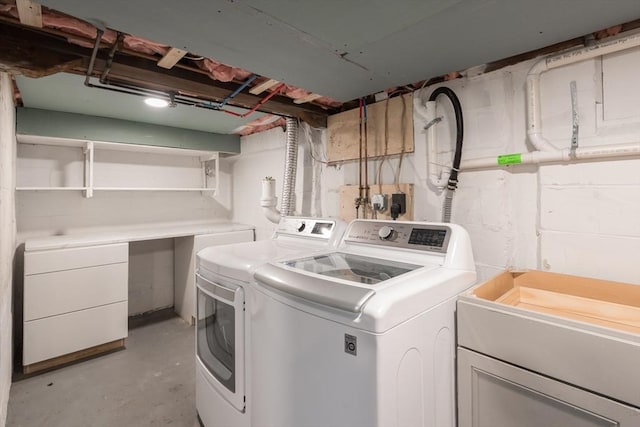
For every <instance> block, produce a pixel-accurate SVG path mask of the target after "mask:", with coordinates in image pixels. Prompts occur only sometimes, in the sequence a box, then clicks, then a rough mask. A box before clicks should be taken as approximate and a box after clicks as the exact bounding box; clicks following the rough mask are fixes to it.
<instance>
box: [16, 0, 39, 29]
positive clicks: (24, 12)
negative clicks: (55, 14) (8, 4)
mask: <svg viewBox="0 0 640 427" xmlns="http://www.w3.org/2000/svg"><path fill="white" fill-rule="evenodd" d="M16 6H17V8H18V17H19V18H20V23H21V24H24V25H30V26H32V27H38V28H42V7H41V6H40V4H38V3H36V2H34V1H31V0H16Z"/></svg>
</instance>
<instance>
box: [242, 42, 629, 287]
mask: <svg viewBox="0 0 640 427" xmlns="http://www.w3.org/2000/svg"><path fill="white" fill-rule="evenodd" d="M534 63H535V60H531V61H526V62H523V63H520V64H516V65H514V66H510V67H507V68H504V69H501V70H497V71H494V72H491V73H487V74H482V75H479V76H475V77H469V78H462V79H457V80H454V81H451V82H448V83H447V84H446V85H447V86H449V87H451V88H452V89H453V90H454V91H455V92H456V93H457V95H458V97H459V98H460V100H461V103H462V107H463V112H464V121H465V140H464V150H463V158H467V159H471V158H477V157H487V156H498V155H502V154H508V153H519V152H529V151H532V149H533V147H532V146H531V145H530V144H529V143H528V142H527V138H526V126H525V122H526V102H525V79H526V75H527V73H528V71H529V69H530V68H531V67H532V66H533V64H534ZM638 66H640V50H639V49H634V50H629V51H625V52H623V53H617V54H614V55H608V56H606V57H604V58H597V59H595V60H589V61H584V62H581V63H576V64H574V65H570V66H566V67H563V68H559V69H556V70H553V71H550V72H548V73H546V74H543V76H542V79H541V101H542V115H543V118H542V127H543V133H544V136H545V137H546V138H548V139H549V140H550V141H551V142H552V143H553V144H555V145H556V146H557V147H561V148H565V147H568V146H569V145H570V137H571V97H570V86H569V85H570V82H571V81H572V80H575V81H576V83H577V88H578V111H579V120H580V133H579V144H580V145H582V146H595V145H606V144H616V143H624V142H633V141H637V140H638V139H639V138H640V137H639V136H638V135H640V104H638V103H637V98H635V99H634V98H633V96H629V95H628V94H629V93H631V94H633V93H636V92H638V91H639V89H638V87H640V75H638V74H637V73H634V72H629V70H637V68H638ZM434 89H435V87H428V88H425V89H423V90H422V91H418V92H416V93H415V97H414V98H415V99H414V110H415V113H414V137H415V141H416V148H415V152H414V153H412V154H408V155H406V157H405V159H404V161H403V165H402V170H401V171H400V174H399V175H400V181H401V182H409V183H413V184H414V185H415V201H416V204H415V206H416V207H415V212H414V218H415V219H417V220H426V221H439V220H440V218H441V206H442V193H441V192H440V191H438V190H437V189H435V188H433V187H432V186H431V184H430V183H428V181H427V167H426V163H427V157H426V134H425V132H424V130H423V127H424V125H425V123H426V120H425V118H424V115H423V109H421V108H420V106H421V105H423V103H424V101H426V99H428V97H429V95H430V93H431V92H432V91H433V90H434ZM438 109H439V113H438V115H443V116H444V120H443V122H442V123H440V124H438V125H437V126H438V141H439V142H438V158H437V159H435V163H439V164H441V163H447V162H450V159H451V151H452V147H453V144H454V137H455V123H454V122H453V112H452V108H451V107H450V104H449V101H448V100H447V99H446V98H445V97H442V98H439V99H438ZM283 141H284V136H283V134H282V133H277V132H273V131H271V132H266V133H261V134H257V135H252V136H250V137H245V138H243V140H242V151H243V153H242V154H241V155H239V156H237V158H236V159H235V161H234V163H233V165H234V166H233V177H234V180H235V191H234V204H233V206H234V219H240V218H242V220H243V221H244V222H253V223H256V224H258V223H261V222H262V221H264V220H263V218H262V215H261V212H260V211H259V210H258V209H254V210H253V211H252V210H249V209H246V207H248V206H257V203H258V202H259V190H255V191H245V188H246V187H245V186H247V185H251V186H253V188H256V189H258V188H259V183H258V178H259V177H261V176H262V175H265V174H268V175H273V176H274V177H276V178H277V179H278V180H281V179H282V168H283V166H284V151H283V149H282V147H283V145H284V142H283ZM300 143H301V146H303V145H304V146H307V142H305V138H304V133H302V134H301V138H300ZM322 143H323V144H326V137H324V136H323V141H322ZM249 149H250V154H249V153H247V151H249ZM263 156H265V157H264V158H265V159H268V161H266V162H261V161H260V159H261V158H263ZM301 164H302V163H301ZM378 164H379V163H378V162H375V161H372V162H371V163H370V166H369V170H370V177H369V179H370V185H371V184H373V183H375V174H376V171H377V168H378ZM311 168H314V166H311ZM316 168H317V166H316ZM397 168H398V160H397V158H392V159H390V160H388V161H386V162H385V165H384V166H383V169H382V171H383V173H382V181H383V183H385V184H389V183H393V182H394V176H395V174H396V172H397ZM638 171H640V158H638V157H636V158H631V159H624V160H620V159H616V160H612V159H609V160H602V161H591V162H585V163H576V164H563V165H559V164H558V165H543V166H539V167H538V166H531V165H530V166H524V165H523V166H512V167H509V168H504V169H498V168H496V169H493V170H477V171H464V172H462V173H461V174H460V176H459V179H460V184H459V190H458V191H457V193H456V195H455V198H454V209H453V216H452V222H456V223H459V224H462V225H463V226H464V227H466V228H467V230H468V231H469V233H470V235H471V238H472V242H473V245H474V255H475V259H476V263H477V268H478V272H479V275H480V278H481V279H484V278H488V277H490V276H491V275H493V274H495V273H496V272H498V271H500V270H501V269H504V268H512V269H527V268H529V269H542V270H548V271H555V272H562V273H568V274H576V275H587V276H592V277H598V278H604V279H609V280H619V281H626V282H631V283H636V284H640V264H639V263H638V262H637V261H636V258H637V254H638V253H640V230H639V227H640V220H639V219H638V218H640V182H639V180H640V172H638ZM316 177H317V178H318V179H315V180H307V181H305V182H304V183H303V184H302V188H300V191H298V193H297V194H298V197H300V196H301V195H304V197H308V196H310V197H314V198H317V199H319V200H320V203H319V204H318V205H319V206H320V209H319V210H318V212H317V214H318V215H323V216H338V214H339V210H338V202H337V194H338V189H339V187H340V186H341V185H344V184H356V183H357V180H358V171H357V164H356V162H349V163H344V164H341V165H337V166H324V165H323V166H321V167H320V172H319V173H317V174H316ZM254 181H255V182H254ZM372 188H375V187H374V186H373V185H372ZM277 192H278V195H279V192H280V188H279V186H278V188H277ZM306 204H307V203H306V202H304V201H303V202H301V203H299V205H300V207H301V206H305V205H306ZM299 212H300V211H299ZM258 237H259V238H260V237H265V235H264V234H263V235H262V236H260V235H259V236H258Z"/></svg>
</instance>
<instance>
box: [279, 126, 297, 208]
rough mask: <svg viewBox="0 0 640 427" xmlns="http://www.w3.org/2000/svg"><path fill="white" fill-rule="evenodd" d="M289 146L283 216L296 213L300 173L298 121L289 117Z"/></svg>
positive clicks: (283, 189)
mask: <svg viewBox="0 0 640 427" xmlns="http://www.w3.org/2000/svg"><path fill="white" fill-rule="evenodd" d="M286 135H287V144H286V146H285V152H286V153H285V159H284V179H283V182H282V202H281V204H280V211H281V213H282V216H289V215H292V214H293V212H294V211H295V209H296V208H295V200H296V194H295V189H296V173H297V171H298V120H297V119H294V118H291V117H287V131H286Z"/></svg>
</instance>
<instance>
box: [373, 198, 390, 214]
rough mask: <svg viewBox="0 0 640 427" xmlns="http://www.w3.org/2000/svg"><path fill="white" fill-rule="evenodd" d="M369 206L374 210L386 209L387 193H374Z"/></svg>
mask: <svg viewBox="0 0 640 427" xmlns="http://www.w3.org/2000/svg"><path fill="white" fill-rule="evenodd" d="M371 208H372V209H373V210H374V211H376V212H383V211H385V210H386V209H387V195H386V194H374V195H373V196H371Z"/></svg>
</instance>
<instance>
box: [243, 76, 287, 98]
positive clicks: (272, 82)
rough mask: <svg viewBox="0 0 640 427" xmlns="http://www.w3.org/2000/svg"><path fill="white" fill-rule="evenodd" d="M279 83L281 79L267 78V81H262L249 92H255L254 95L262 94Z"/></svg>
mask: <svg viewBox="0 0 640 427" xmlns="http://www.w3.org/2000/svg"><path fill="white" fill-rule="evenodd" d="M279 84H280V82H279V81H277V80H273V79H271V80H267V81H266V82H264V83H260V84H259V85H257V86H255V87H253V88H252V89H251V90H250V91H249V93H250V94H253V95H260V94H261V93H262V92H264V91H265V90H267V89H271V88H272V87H274V86H276V85H279Z"/></svg>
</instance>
